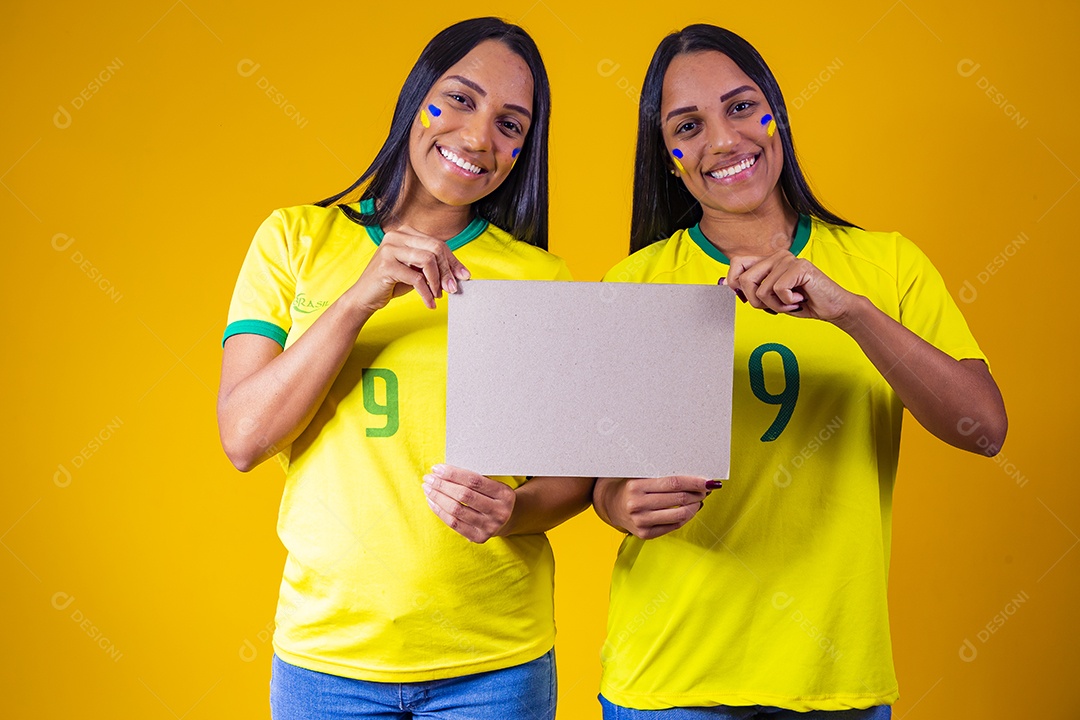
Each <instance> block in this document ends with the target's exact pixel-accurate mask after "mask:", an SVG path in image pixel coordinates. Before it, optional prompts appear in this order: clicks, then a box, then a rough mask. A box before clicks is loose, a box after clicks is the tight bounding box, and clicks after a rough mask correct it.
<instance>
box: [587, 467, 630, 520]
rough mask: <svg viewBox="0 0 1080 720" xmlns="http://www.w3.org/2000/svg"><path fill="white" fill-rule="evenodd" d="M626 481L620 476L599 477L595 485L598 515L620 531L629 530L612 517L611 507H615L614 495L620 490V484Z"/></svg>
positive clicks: (594, 497)
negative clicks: (619, 477)
mask: <svg viewBox="0 0 1080 720" xmlns="http://www.w3.org/2000/svg"><path fill="white" fill-rule="evenodd" d="M623 482H625V481H624V480H620V479H618V478H598V479H597V480H596V484H595V485H593V496H592V498H593V510H594V511H595V512H596V515H597V517H599V518H600V519H601V520H603V521H604V522H605V523H606V524H608V525H610V526H611V527H613V528H615V529H616V530H618V531H619V532H623V533H627V532H629V531H628V530H626V529H625V528H623V527H622V526H620V524H619V523H618V522H617V521H616V520H615V519H614V518H613V517H612V514H611V512H610V508H611V507H613V505H614V503H613V495H614V494H615V493H617V492H618V488H619V486H620V485H621V484H622V483H623Z"/></svg>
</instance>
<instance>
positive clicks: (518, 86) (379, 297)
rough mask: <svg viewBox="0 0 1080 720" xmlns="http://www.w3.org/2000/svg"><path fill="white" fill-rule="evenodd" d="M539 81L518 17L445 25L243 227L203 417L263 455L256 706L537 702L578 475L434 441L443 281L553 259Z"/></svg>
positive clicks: (492, 713)
mask: <svg viewBox="0 0 1080 720" xmlns="http://www.w3.org/2000/svg"><path fill="white" fill-rule="evenodd" d="M549 95H550V94H549V90H548V84H547V75H546V72H545V70H544V65H543V62H542V61H541V59H540V55H539V52H538V51H537V49H536V46H535V45H534V43H533V41H532V39H531V38H529V36H528V35H526V34H525V32H524V31H523V30H521V29H520V28H518V27H516V26H514V25H508V24H506V23H504V22H502V21H500V20H497V19H494V18H480V19H475V20H468V21H465V22H462V23H458V24H457V25H454V26H451V27H450V28H447V29H446V30H444V31H443V32H441V33H439V35H437V36H436V37H435V38H434V39H433V40H432V41H431V42H430V43H429V44H428V46H427V47H426V48H425V49H424V51H423V53H422V54H421V55H420V58H419V60H418V61H417V63H416V65H415V66H414V67H413V69H412V71H411V72H410V73H409V76H408V78H407V79H406V81H405V84H404V87H403V88H402V91H401V94H400V96H399V98H398V103H397V107H396V109H395V111H394V117H393V120H392V123H391V127H390V133H389V136H388V138H387V140H386V142H385V143H384V144H383V147H382V149H381V150H380V151H379V153H378V154H377V155H376V157H375V159H374V161H373V162H372V163H371V166H370V167H369V168H368V169H367V170H366V171H365V172H364V173H363V174H362V175H361V176H360V178H359V179H358V180H357V181H356V182H355V183H353V185H351V186H350V187H349V188H346V189H345V190H344V191H342V192H341V193H338V194H337V195H334V196H332V197H330V198H327V199H326V200H324V201H322V202H320V203H317V204H314V205H304V206H299V207H293V208H285V209H282V210H277V211H275V212H274V213H273V214H272V215H271V216H270V218H269V219H267V220H266V221H265V222H264V223H263V225H262V227H261V228H260V229H259V231H258V232H257V233H256V236H255V240H254V242H253V243H252V245H251V249H250V251H249V252H248V256H247V258H246V259H245V261H244V265H243V267H242V269H241V271H240V278H239V280H238V282H237V285H236V290H235V293H234V296H233V301H232V305H231V306H230V309H229V325H228V327H227V328H226V331H225V339H224V341H223V342H224V356H223V362H222V373H221V391H220V393H219V402H218V423H219V428H220V433H221V440H222V444H223V446H224V448H225V452H226V454H227V455H228V456H229V458H230V459H231V460H232V462H233V463H234V464H235V465H236V467H237V468H239V469H241V470H249V469H250V468H252V467H254V466H255V465H257V464H259V463H261V462H263V461H264V460H266V459H267V458H269V457H272V456H274V455H277V456H278V457H279V459H280V460H281V462H282V464H283V465H284V467H285V471H286V481H285V491H284V497H283V498H282V502H281V510H280V517H279V521H278V531H279V535H280V537H281V541H282V543H283V544H284V545H285V547H286V548H287V549H288V553H289V554H288V559H287V560H286V564H285V572H284V578H283V580H282V584H281V594H280V598H279V602H278V611H277V616H276V629H275V633H274V650H275V657H274V661H273V663H274V664H273V679H272V682H271V708H272V710H273V716H274V718H275V719H276V720H292V719H294V718H312V717H316V718H338V717H350V718H358V717H388V716H393V717H401V718H409V717H412V716H413V715H414V714H416V715H422V716H423V717H425V718H459V717H469V718H479V719H481V720H482V719H483V718H505V717H514V716H518V715H520V714H521V713H520V708H521V706H522V705H524V706H526V707H528V708H529V709H530V711H532V713H533V714H534V715H535V716H536V717H538V718H548V719H550V718H554V713H555V667H554V650H553V644H554V636H555V628H554V612H553V597H552V586H553V574H554V560H553V557H552V552H551V547H550V545H549V544H548V541H547V538H546V536H545V535H544V532H545V531H546V530H548V529H550V528H551V527H553V526H555V525H557V524H559V523H561V522H562V521H564V520H566V519H568V518H569V517H571V516H573V515H575V514H576V513H578V512H580V511H581V510H582V509H584V507H585V506H587V504H588V500H589V495H590V491H591V488H592V479H591V478H545V477H538V478H531V479H527V478H524V477H504V478H496V479H493V478H488V477H484V476H482V475H479V474H477V473H474V472H471V471H468V470H464V469H461V468H455V467H450V466H447V465H445V464H444V463H443V462H442V460H443V454H444V447H445V445H444V440H445V432H446V429H445V398H446V342H447V335H446V300H445V299H444V298H443V293H444V291H445V292H448V293H453V292H456V291H457V290H458V288H459V284H460V283H461V282H463V281H466V280H467V279H469V278H485V279H526V280H553V279H569V272H568V270H567V268H566V265H565V263H563V261H562V260H560V259H559V258H557V257H555V256H553V255H550V254H548V253H547V252H546V251H545V250H544V249H543V248H546V245H547V124H548V115H549V108H550V99H549ZM358 188H362V190H361V192H360V197H359V200H358V201H355V202H350V201H347V200H346V199H345V198H346V197H347V196H349V195H350V194H351V193H352V192H353V191H354V190H357V189H358ZM526 480H528V481H527V482H526ZM463 578H468V581H467V582H465V581H463Z"/></svg>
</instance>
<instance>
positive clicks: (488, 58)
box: [440, 40, 533, 109]
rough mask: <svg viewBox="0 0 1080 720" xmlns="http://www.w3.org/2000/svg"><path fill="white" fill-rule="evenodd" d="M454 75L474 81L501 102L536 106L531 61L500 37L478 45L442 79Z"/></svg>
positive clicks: (443, 79) (442, 80)
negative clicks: (533, 99)
mask: <svg viewBox="0 0 1080 720" xmlns="http://www.w3.org/2000/svg"><path fill="white" fill-rule="evenodd" d="M452 75H457V76H460V77H464V78H466V79H468V80H471V81H473V82H474V83H476V84H477V85H479V86H480V87H482V88H483V89H484V91H485V92H486V93H487V97H488V98H492V99H497V100H498V102H499V104H502V103H504V102H505V103H512V104H515V105H521V106H523V107H526V108H530V109H531V108H532V96H533V76H532V71H531V70H529V65H528V63H526V62H525V59H524V58H523V57H521V56H520V55H518V54H517V53H516V52H514V51H513V50H511V49H510V48H509V47H507V46H506V45H504V44H503V43H501V42H499V41H497V40H485V41H484V42H482V43H480V44H479V45H477V46H476V47H474V48H473V49H472V50H470V51H469V52H468V54H466V55H465V57H463V58H461V60H459V61H458V62H456V63H455V64H454V65H452V66H451V67H450V69H449V70H447V71H446V72H445V73H444V74H443V76H442V78H440V82H444V81H446V79H447V78H448V77H450V76H452Z"/></svg>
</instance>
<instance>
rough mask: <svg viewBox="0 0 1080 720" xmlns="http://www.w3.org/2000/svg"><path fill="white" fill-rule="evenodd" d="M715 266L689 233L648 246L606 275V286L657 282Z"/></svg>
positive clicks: (677, 232) (676, 234)
mask: <svg viewBox="0 0 1080 720" xmlns="http://www.w3.org/2000/svg"><path fill="white" fill-rule="evenodd" d="M702 262H711V260H710V258H708V256H707V255H705V253H703V252H702V251H701V250H700V249H699V248H698V247H697V245H696V244H695V243H694V242H693V239H692V238H691V237H690V233H689V232H688V231H686V230H677V231H676V232H675V234H674V235H672V236H671V237H669V238H664V239H663V240H657V241H656V242H654V243H652V244H651V245H646V246H645V247H643V248H642V249H640V250H638V251H637V252H635V253H633V254H631V255H630V256H629V257H627V258H625V259H624V260H621V261H619V262H618V263H616V264H615V266H614V267H612V268H611V269H610V270H608V272H607V274H605V275H604V281H605V282H656V281H657V280H658V279H659V280H660V281H663V279H664V276H668V275H675V274H676V273H678V272H679V271H680V270H682V269H683V268H685V267H687V266H688V265H693V264H696V263H702Z"/></svg>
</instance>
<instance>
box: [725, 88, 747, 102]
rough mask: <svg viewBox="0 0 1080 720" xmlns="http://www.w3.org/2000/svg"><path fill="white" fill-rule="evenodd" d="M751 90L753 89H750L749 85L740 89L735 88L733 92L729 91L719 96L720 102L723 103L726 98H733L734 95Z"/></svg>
mask: <svg viewBox="0 0 1080 720" xmlns="http://www.w3.org/2000/svg"><path fill="white" fill-rule="evenodd" d="M753 89H754V88H752V87H750V86H749V85H742V86H740V87H737V88H735V89H734V90H730V91H728V92H726V93H724V94H723V95H721V96H720V102H724V101H725V100H727V99H728V98H732V97H735V96H736V95H738V94H739V93H741V92H746V91H747V90H751V91H752V90H753Z"/></svg>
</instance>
